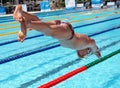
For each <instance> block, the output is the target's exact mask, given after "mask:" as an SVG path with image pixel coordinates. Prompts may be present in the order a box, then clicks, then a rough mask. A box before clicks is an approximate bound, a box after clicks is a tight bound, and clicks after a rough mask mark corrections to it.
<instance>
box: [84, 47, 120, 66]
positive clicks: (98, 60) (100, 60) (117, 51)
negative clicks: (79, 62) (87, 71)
mask: <svg viewBox="0 0 120 88" xmlns="http://www.w3.org/2000/svg"><path fill="white" fill-rule="evenodd" d="M118 53H120V49H118V50H116V51H114V52H112V53H110V54H108V55H106V56H104V57H101V58H100V59H97V60H95V61H93V62H91V63H89V64H87V65H85V66H87V68H89V67H92V66H94V65H95V64H98V63H99V62H102V61H104V60H106V59H108V58H110V57H112V56H114V55H116V54H118Z"/></svg>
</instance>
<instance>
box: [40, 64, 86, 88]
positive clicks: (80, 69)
mask: <svg viewBox="0 0 120 88" xmlns="http://www.w3.org/2000/svg"><path fill="white" fill-rule="evenodd" d="M86 69H87V66H82V67H80V68H78V69H75V70H73V71H71V72H69V73H67V74H65V75H63V76H60V77H58V78H56V79H54V80H52V81H50V82H48V83H46V84H43V85H41V86H39V87H38V88H50V87H52V86H55V85H56V84H58V83H60V82H62V81H64V80H66V79H68V78H70V77H72V76H74V75H75V74H78V73H80V72H82V71H84V70H86Z"/></svg>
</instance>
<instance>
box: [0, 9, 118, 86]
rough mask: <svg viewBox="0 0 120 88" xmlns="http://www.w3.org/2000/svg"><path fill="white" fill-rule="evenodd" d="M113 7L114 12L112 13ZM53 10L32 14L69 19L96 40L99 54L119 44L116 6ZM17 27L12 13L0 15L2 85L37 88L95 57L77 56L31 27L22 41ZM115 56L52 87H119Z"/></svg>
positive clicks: (114, 48) (116, 56) (116, 58)
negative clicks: (101, 8) (18, 38)
mask: <svg viewBox="0 0 120 88" xmlns="http://www.w3.org/2000/svg"><path fill="white" fill-rule="evenodd" d="M116 11H117V12H118V14H115V13H114V12H116ZM56 13H58V14H56ZM56 13H55V14H54V13H52V14H54V15H51V13H47V15H48V16H43V15H41V14H46V13H40V14H39V13H38V14H36V15H37V16H38V17H42V18H44V19H45V20H44V21H48V20H53V19H61V20H64V21H68V22H71V23H72V25H73V27H74V30H75V31H76V32H79V33H83V34H87V35H88V36H90V37H92V38H94V39H95V40H96V43H97V45H98V46H99V47H100V50H101V54H102V56H106V55H108V54H109V53H112V52H114V51H116V50H118V49H119V48H120V47H119V46H120V34H119V33H120V23H119V22H120V16H119V13H120V10H119V9H108V10H99V11H98V10H93V11H85V12H84V11H82V12H81V11H72V13H70V12H68V13H67V12H65V11H64V13H67V14H64V13H63V12H56ZM49 14H50V15H49ZM6 19H9V20H8V21H6ZM6 25H7V26H6ZM18 30H19V24H18V23H17V22H15V21H14V20H13V19H12V17H7V18H4V17H1V18H0V41H1V42H0V49H1V52H0V87H2V88H37V87H38V86H40V85H43V84H44V83H47V82H49V81H51V80H53V79H55V78H57V77H60V76H62V75H64V74H66V73H68V72H71V71H73V70H74V69H77V68H79V67H81V66H84V65H86V64H88V63H90V62H92V61H94V60H96V59H97V57H96V56H95V55H90V56H89V57H87V58H85V59H80V58H78V57H77V55H76V52H75V51H74V50H71V49H68V48H64V47H62V46H60V44H59V43H58V41H57V40H56V39H53V38H51V37H47V36H43V34H42V33H39V32H37V31H34V30H32V31H29V33H28V35H27V39H26V41H25V42H23V43H19V42H18V41H17V32H18ZM119 57H120V54H117V55H114V56H113V57H111V58H109V59H107V60H105V61H103V62H101V63H99V64H97V65H95V66H93V67H91V68H90V69H88V70H86V71H84V72H82V73H79V74H77V75H75V76H73V77H71V78H70V79H68V80H65V81H63V82H61V83H60V84H57V85H55V86H53V88H119V86H120V82H119V80H120V68H119V64H120V61H119Z"/></svg>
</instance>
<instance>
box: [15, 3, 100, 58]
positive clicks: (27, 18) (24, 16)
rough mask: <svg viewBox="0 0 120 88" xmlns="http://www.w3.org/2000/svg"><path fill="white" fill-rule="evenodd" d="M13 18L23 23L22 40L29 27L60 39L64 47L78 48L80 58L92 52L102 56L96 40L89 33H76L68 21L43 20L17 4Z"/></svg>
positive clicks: (19, 33)
mask: <svg viewBox="0 0 120 88" xmlns="http://www.w3.org/2000/svg"><path fill="white" fill-rule="evenodd" d="M13 18H14V19H15V20H16V21H19V22H20V24H21V30H20V31H19V32H18V41H20V42H23V41H24V40H25V38H26V35H27V28H30V29H31V28H32V29H35V30H37V31H40V32H42V33H44V34H45V35H47V36H51V37H53V38H56V39H58V41H59V42H60V44H61V46H63V47H66V48H70V49H74V50H76V51H77V55H78V56H79V57H80V58H84V57H85V56H87V55H88V54H89V53H91V52H92V53H94V54H95V55H96V56H97V57H98V58H100V57H101V54H100V52H99V49H98V47H97V45H96V43H95V40H94V39H92V38H90V37H88V36H87V35H84V34H78V33H75V32H74V30H73V27H72V25H71V24H70V23H68V22H61V21H60V20H54V21H48V22H42V20H41V19H39V18H38V17H36V16H35V15H33V14H30V13H27V12H25V11H23V10H22V6H21V5H17V6H16V8H15V11H14V14H13Z"/></svg>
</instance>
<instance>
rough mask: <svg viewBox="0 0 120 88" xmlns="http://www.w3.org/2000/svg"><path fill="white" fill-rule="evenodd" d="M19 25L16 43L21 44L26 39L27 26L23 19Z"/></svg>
mask: <svg viewBox="0 0 120 88" xmlns="http://www.w3.org/2000/svg"><path fill="white" fill-rule="evenodd" d="M20 23H21V30H20V31H19V32H18V41H20V42H23V41H24V40H25V38H26V33H27V26H26V21H25V19H24V18H22V21H21V22H20Z"/></svg>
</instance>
